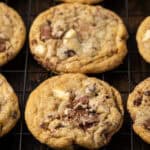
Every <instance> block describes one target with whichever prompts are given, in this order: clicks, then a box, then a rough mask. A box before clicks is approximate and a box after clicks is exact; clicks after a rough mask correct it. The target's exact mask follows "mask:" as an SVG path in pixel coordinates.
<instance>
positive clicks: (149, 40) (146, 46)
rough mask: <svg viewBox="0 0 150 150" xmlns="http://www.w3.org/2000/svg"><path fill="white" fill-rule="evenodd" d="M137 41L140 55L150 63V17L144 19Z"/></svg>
mask: <svg viewBox="0 0 150 150" xmlns="http://www.w3.org/2000/svg"><path fill="white" fill-rule="evenodd" d="M136 40H137V44H138V49H139V53H140V54H141V56H142V57H143V58H144V60H145V61H146V62H148V63H150V17H147V18H146V19H144V21H143V22H142V23H141V25H140V26H139V28H138V31H137V35H136Z"/></svg>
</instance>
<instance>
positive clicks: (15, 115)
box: [11, 111, 18, 119]
mask: <svg viewBox="0 0 150 150" xmlns="http://www.w3.org/2000/svg"><path fill="white" fill-rule="evenodd" d="M17 116H18V113H17V111H14V112H12V113H11V117H12V118H13V119H17Z"/></svg>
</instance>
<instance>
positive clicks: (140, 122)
mask: <svg viewBox="0 0 150 150" xmlns="http://www.w3.org/2000/svg"><path fill="white" fill-rule="evenodd" d="M127 107H128V110H129V113H130V115H131V118H132V120H133V130H134V131H135V133H136V134H138V135H139V136H140V137H141V138H142V139H143V140H144V141H145V142H147V143H149V144H150V78H147V79H146V80H144V81H143V82H141V83H140V84H138V85H137V86H136V87H135V89H134V90H133V92H132V93H131V94H130V95H129V98H128V103H127Z"/></svg>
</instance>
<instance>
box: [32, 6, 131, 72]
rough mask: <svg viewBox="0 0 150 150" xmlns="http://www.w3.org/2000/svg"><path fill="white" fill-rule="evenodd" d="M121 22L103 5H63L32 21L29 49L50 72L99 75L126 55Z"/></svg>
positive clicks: (124, 31) (125, 38) (124, 37)
mask: <svg viewBox="0 0 150 150" xmlns="http://www.w3.org/2000/svg"><path fill="white" fill-rule="evenodd" d="M127 35H128V34H127V31H126V28H125V26H124V24H123V22H122V20H121V19H120V18H119V17H118V16H117V15H116V14H115V13H113V12H111V11H109V10H107V9H105V8H102V7H100V6H89V5H83V4H77V3H74V4H61V5H58V6H55V7H52V8H50V9H48V10H46V11H45V12H43V13H41V14H40V15H39V16H38V17H37V18H36V19H35V20H34V22H33V24H32V26H31V29H30V35H29V42H30V49H31V53H32V54H33V55H34V58H35V59H36V60H37V61H38V62H39V63H40V64H42V65H43V66H44V67H45V68H46V69H47V70H52V71H54V72H59V73H76V72H80V73H98V72H104V71H107V70H110V69H113V68H115V67H117V66H118V65H119V64H120V63H122V61H123V58H124V57H125V55H126V53H127V48H126V40H127Z"/></svg>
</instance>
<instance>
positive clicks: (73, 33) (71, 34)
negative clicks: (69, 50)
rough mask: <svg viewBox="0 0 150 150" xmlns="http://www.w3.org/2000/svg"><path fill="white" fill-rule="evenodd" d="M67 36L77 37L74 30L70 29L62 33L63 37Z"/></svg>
mask: <svg viewBox="0 0 150 150" xmlns="http://www.w3.org/2000/svg"><path fill="white" fill-rule="evenodd" d="M67 38H77V33H76V31H75V30H73V29H70V30H69V31H68V32H67V33H66V34H65V35H64V39H67Z"/></svg>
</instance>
